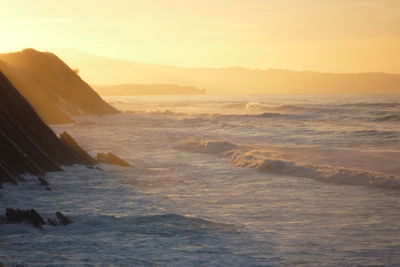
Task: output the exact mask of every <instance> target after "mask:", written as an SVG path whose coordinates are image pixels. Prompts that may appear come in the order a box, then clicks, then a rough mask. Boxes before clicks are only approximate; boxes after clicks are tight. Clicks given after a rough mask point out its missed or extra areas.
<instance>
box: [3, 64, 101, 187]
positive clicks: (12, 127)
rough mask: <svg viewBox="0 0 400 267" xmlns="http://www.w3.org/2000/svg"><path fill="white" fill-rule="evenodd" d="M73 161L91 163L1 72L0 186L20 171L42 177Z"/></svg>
mask: <svg viewBox="0 0 400 267" xmlns="http://www.w3.org/2000/svg"><path fill="white" fill-rule="evenodd" d="M1 64H2V61H1V60H0V65H1ZM73 164H85V165H93V164H94V160H93V159H91V160H90V159H89V160H88V158H87V157H85V156H84V155H82V154H78V153H77V152H75V151H74V150H73V149H72V148H71V147H70V146H69V145H66V144H65V143H63V142H61V141H60V139H59V138H58V137H57V136H56V135H55V134H54V132H53V131H52V130H51V129H50V128H49V127H48V126H47V125H46V124H45V123H44V122H43V121H42V120H41V119H40V117H39V116H38V114H37V113H36V112H35V110H34V109H33V108H32V107H31V106H30V105H29V103H28V102H27V101H26V100H25V99H24V98H23V97H22V96H21V94H20V93H19V92H18V91H17V89H15V87H14V86H13V85H12V84H11V83H10V81H9V80H8V79H7V78H6V77H5V76H4V75H3V73H1V72H0V185H1V184H2V183H5V182H7V183H13V184H17V183H18V182H19V181H21V178H20V177H19V175H20V174H23V173H29V174H32V175H36V176H44V174H45V173H46V172H50V171H61V170H62V169H61V168H60V166H61V165H73Z"/></svg>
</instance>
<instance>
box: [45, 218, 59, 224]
mask: <svg viewBox="0 0 400 267" xmlns="http://www.w3.org/2000/svg"><path fill="white" fill-rule="evenodd" d="M47 224H48V225H51V226H58V222H57V221H56V220H55V219H50V218H48V219H47Z"/></svg>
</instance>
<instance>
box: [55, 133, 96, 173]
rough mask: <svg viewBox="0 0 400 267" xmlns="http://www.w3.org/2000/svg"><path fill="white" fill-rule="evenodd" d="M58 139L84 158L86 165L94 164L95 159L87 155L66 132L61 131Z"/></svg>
mask: <svg viewBox="0 0 400 267" xmlns="http://www.w3.org/2000/svg"><path fill="white" fill-rule="evenodd" d="M60 140H61V142H63V143H64V144H65V145H66V146H68V147H69V148H71V149H72V150H73V151H74V152H75V154H76V156H77V157H79V158H82V159H84V160H85V162H86V164H87V165H94V164H96V160H95V159H94V158H93V157H92V156H90V155H89V153H87V152H86V151H85V150H84V149H83V148H82V147H81V146H80V145H79V144H78V143H77V142H76V141H75V139H74V138H72V136H70V135H69V134H68V133H67V132H63V133H62V134H60Z"/></svg>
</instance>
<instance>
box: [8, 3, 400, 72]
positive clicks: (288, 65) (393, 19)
mask: <svg viewBox="0 0 400 267" xmlns="http://www.w3.org/2000/svg"><path fill="white" fill-rule="evenodd" d="M0 33H1V36H0V51H10V50H19V49H22V48H26V47H34V48H37V49H41V50H51V49H53V48H73V49H77V50H81V51H85V52H90V53H94V54H100V55H106V56H110V57H116V58H123V59H128V60H136V61H142V62H152V63H162V64H173V65H180V66H209V67H224V66H245V67H253V68H285V69H295V70H318V71H333V72H359V71H385V72H398V73H400V0H153V1H143V0H140V1H137V0H113V1H100V0H96V1H94V0H79V1H78V0H57V1H55V0H12V1H11V0H0Z"/></svg>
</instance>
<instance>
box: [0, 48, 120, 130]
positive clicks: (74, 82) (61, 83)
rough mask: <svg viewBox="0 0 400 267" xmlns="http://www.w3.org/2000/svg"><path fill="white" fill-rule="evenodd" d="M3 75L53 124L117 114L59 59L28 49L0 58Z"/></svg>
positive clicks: (0, 55) (44, 118)
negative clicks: (81, 117) (79, 117)
mask: <svg viewBox="0 0 400 267" xmlns="http://www.w3.org/2000/svg"><path fill="white" fill-rule="evenodd" d="M0 71H1V72H3V73H4V75H6V76H7V78H8V79H9V80H10V81H11V83H12V84H13V85H14V86H15V88H16V89H17V90H18V91H19V92H20V93H21V94H22V95H23V96H24V97H25V99H26V100H27V101H28V102H29V103H30V104H31V105H32V106H33V108H34V109H35V110H36V112H37V113H38V114H39V116H40V117H41V118H42V119H43V120H44V121H45V122H46V123H50V124H60V123H70V122H73V121H74V120H73V118H72V116H79V115H90V114H92V115H104V114H115V113H118V111H117V110H116V109H115V108H113V107H112V106H111V105H109V104H107V103H106V102H105V101H104V100H103V99H102V98H101V97H100V96H99V95H98V94H97V93H96V92H95V91H94V90H93V89H92V88H91V87H90V86H89V85H88V84H87V83H86V82H85V81H83V80H82V79H81V78H80V77H79V75H78V74H77V71H74V70H72V69H71V68H69V67H68V66H67V65H66V64H65V63H64V62H63V61H62V60H61V59H59V58H58V57H57V56H56V55H54V54H52V53H48V52H39V51H36V50H34V49H25V50H23V51H21V52H15V53H7V54H0Z"/></svg>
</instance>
